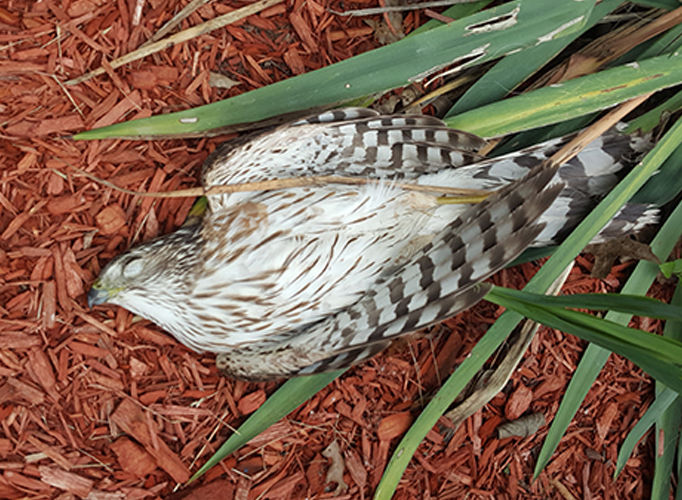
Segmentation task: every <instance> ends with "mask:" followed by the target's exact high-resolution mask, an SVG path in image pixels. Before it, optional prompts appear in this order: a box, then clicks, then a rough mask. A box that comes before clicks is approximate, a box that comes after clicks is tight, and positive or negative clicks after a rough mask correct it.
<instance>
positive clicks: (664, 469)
mask: <svg viewBox="0 0 682 500" xmlns="http://www.w3.org/2000/svg"><path fill="white" fill-rule="evenodd" d="M670 303H671V304H673V305H682V286H680V284H679V283H678V284H677V288H676V290H675V293H674V294H673V297H672V299H671V300H670ZM663 336H664V337H670V338H674V339H676V340H682V324H681V323H680V322H679V321H668V322H666V325H665V328H664V329H663ZM668 390H669V389H668V388H667V387H665V385H664V384H661V383H660V382H657V383H656V399H658V398H659V397H660V396H661V394H663V393H664V392H666V391H668ZM680 422H682V398H677V400H676V401H675V403H673V404H672V405H671V406H669V407H668V408H667V409H666V410H665V411H664V412H663V415H661V417H660V419H658V421H657V422H656V448H655V449H656V450H657V453H656V458H655V464H654V479H653V481H652V484H651V499H652V500H667V499H668V498H670V477H671V475H672V471H673V468H674V466H675V451H676V450H677V446H676V445H677V440H678V438H679V436H680ZM660 451H662V453H660ZM677 489H678V490H682V488H680V487H679V485H678V487H677Z"/></svg>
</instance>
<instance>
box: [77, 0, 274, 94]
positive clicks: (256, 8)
mask: <svg viewBox="0 0 682 500" xmlns="http://www.w3.org/2000/svg"><path fill="white" fill-rule="evenodd" d="M283 1H284V0H259V1H258V2H254V3H252V4H251V5H247V6H246V7H242V8H241V9H237V10H235V11H234V12H228V13H227V14H223V15H222V16H218V17H216V18H215V19H211V20H210V21H206V22H205V23H202V24H199V25H197V26H193V27H192V28H189V29H186V30H184V31H180V32H179V33H176V34H175V35H171V36H169V37H168V38H164V39H163V40H159V41H158V42H154V43H150V44H149V45H146V46H143V47H140V48H139V49H137V50H134V51H132V52H130V53H128V54H126V55H124V56H122V57H119V58H118V59H114V60H113V61H111V62H110V63H109V64H110V65H111V67H112V68H118V67H120V66H123V65H124V64H127V63H129V62H132V61H136V60H138V59H142V58H143V57H145V56H148V55H150V54H154V53H156V52H159V51H160V50H163V49H167V48H168V47H172V46H173V45H175V44H176V43H180V42H185V41H187V40H190V39H192V38H195V37H197V36H199V35H203V34H205V33H209V32H211V31H213V30H215V29H218V28H222V27H223V26H226V25H228V24H231V23H234V22H236V21H239V20H241V19H244V18H245V17H248V16H250V15H253V14H256V13H257V12H260V11H262V10H264V9H267V8H268V7H272V6H273V5H277V4H278V3H282V2H283ZM104 72H105V70H104V68H103V67H100V68H97V69H96V70H93V71H90V72H89V73H86V74H84V75H82V76H79V77H78V78H74V79H72V80H69V81H68V82H65V83H66V85H75V84H77V83H81V82H84V81H86V80H89V79H90V78H92V77H94V76H97V75H101V74H102V73H104Z"/></svg>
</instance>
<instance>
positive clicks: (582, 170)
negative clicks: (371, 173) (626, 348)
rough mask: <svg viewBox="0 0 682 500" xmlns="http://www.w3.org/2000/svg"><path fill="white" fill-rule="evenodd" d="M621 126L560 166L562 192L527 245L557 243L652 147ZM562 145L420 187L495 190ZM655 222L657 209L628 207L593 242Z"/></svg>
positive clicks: (430, 178) (427, 179)
mask: <svg viewBox="0 0 682 500" xmlns="http://www.w3.org/2000/svg"><path fill="white" fill-rule="evenodd" d="M622 126H623V124H619V126H617V127H615V128H614V129H612V130H610V131H609V132H607V133H606V134H604V135H603V136H601V137H599V138H597V139H595V140H594V141H593V142H591V143H590V144H588V145H587V147H585V149H584V150H583V151H581V152H580V153H579V154H578V155H577V156H575V157H574V158H572V159H571V160H569V161H568V162H566V163H564V164H563V165H561V166H560V167H559V169H558V171H557V174H556V177H555V179H554V180H555V181H557V182H561V183H563V184H564V189H563V191H562V192H561V193H560V194H559V196H558V197H557V199H556V200H555V202H554V203H553V204H552V206H551V207H550V208H549V209H548V210H547V211H546V212H545V213H544V214H543V215H542V217H541V218H540V221H541V222H544V223H545V229H544V230H543V231H542V233H540V234H539V235H538V238H537V239H536V241H534V242H533V245H532V246H547V245H554V244H557V243H559V242H561V241H562V240H563V238H565V236H566V235H567V234H568V233H570V232H571V231H572V230H573V229H574V228H575V227H576V226H577V225H578V224H579V223H580V222H581V221H582V220H583V219H584V218H585V216H586V215H587V214H588V213H589V212H590V211H591V210H592V209H593V208H594V207H595V206H596V205H597V203H598V202H599V200H600V199H601V198H602V197H603V196H604V195H605V194H606V193H608V192H609V191H610V190H611V189H612V188H613V187H614V186H615V185H616V184H617V183H618V181H619V180H620V178H621V177H622V176H623V174H624V173H625V172H627V171H628V170H629V168H630V166H631V165H633V164H634V163H635V162H637V161H638V160H639V159H640V158H641V157H642V156H643V154H645V153H646V152H648V151H649V150H650V149H651V147H652V144H651V142H650V141H649V140H648V139H646V138H640V137H637V136H629V135H624V134H622V133H621V132H620V131H619V130H620V129H622ZM566 140H567V138H559V139H553V140H551V141H547V142H545V143H542V144H538V145H536V146H532V147H529V148H526V149H523V150H521V151H517V152H515V153H510V154H507V155H504V156H500V157H496V158H490V159H486V160H483V161H480V162H477V163H474V164H472V165H467V166H463V167H460V168H456V169H452V170H449V171H443V172H440V173H438V174H433V175H425V176H422V177H421V178H420V179H419V182H420V183H422V184H433V185H443V186H450V185H452V186H457V187H462V188H470V189H498V188H499V187H500V186H503V185H506V184H507V183H509V182H512V181H514V180H518V179H520V178H522V177H523V176H524V175H526V174H527V173H528V172H529V171H530V169H531V168H532V167H533V166H535V165H538V164H540V163H541V162H543V161H545V160H546V159H547V158H549V157H551V156H552V155H553V154H554V153H555V152H556V151H558V150H559V148H560V147H561V146H563V144H564V143H565V142H566ZM444 210H448V209H447V208H445V209H444ZM450 210H456V208H451V209H450ZM657 220H658V209H657V208H655V207H654V206H652V205H646V204H634V203H630V204H627V205H625V206H624V207H623V208H622V209H621V211H620V212H619V213H617V214H616V215H615V216H614V218H613V219H612V220H611V221H610V222H609V223H608V224H607V225H606V226H605V227H604V228H603V229H602V231H601V232H600V233H599V234H598V235H597V236H596V237H595V239H594V240H593V243H598V242H601V241H604V240H607V239H611V238H614V237H618V236H623V235H626V234H633V233H638V232H640V231H642V230H644V229H646V228H647V227H648V226H650V225H652V224H655V223H656V222H657Z"/></svg>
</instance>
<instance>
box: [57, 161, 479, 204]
mask: <svg viewBox="0 0 682 500" xmlns="http://www.w3.org/2000/svg"><path fill="white" fill-rule="evenodd" d="M70 166H71V168H72V169H74V170H75V171H76V172H78V173H79V174H80V175H82V176H84V177H87V178H88V179H90V180H93V181H95V182H97V183H99V184H102V185H103V186H107V187H110V188H111V189H115V190H116V191H120V192H122V193H126V194H131V195H134V196H141V197H146V198H191V197H196V196H212V195H218V194H228V193H243V192H247V191H271V190H274V189H289V188H296V187H305V186H321V185H325V184H345V185H367V184H380V183H385V182H387V181H386V180H381V179H365V178H359V177H344V176H340V175H318V176H311V177H292V178H290V179H274V180H269V181H259V182H244V183H241V184H227V185H223V186H211V187H209V188H207V189H205V188H203V187H195V188H189V189H179V190H176V191H166V192H141V191H133V190H132V189H126V188H122V187H120V186H117V185H116V184H114V183H113V182H109V181H107V180H104V179H100V178H99V177H97V176H95V175H93V174H91V173H90V172H86V171H85V170H81V169H80V168H78V167H75V166H73V165H70ZM388 182H390V181H388ZM393 185H394V186H396V187H399V188H401V189H405V190H407V191H418V192H427V193H439V194H450V195H454V196H463V197H467V199H468V198H470V197H486V196H489V195H490V194H491V191H484V190H480V189H463V188H453V187H446V186H427V185H422V184H410V183H406V182H394V183H393ZM462 203H469V201H463V202H462Z"/></svg>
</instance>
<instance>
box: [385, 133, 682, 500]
mask: <svg viewBox="0 0 682 500" xmlns="http://www.w3.org/2000/svg"><path fill="white" fill-rule="evenodd" d="M680 140H682V122H678V123H676V124H675V126H674V127H673V128H672V129H671V130H670V131H669V132H668V133H667V134H666V135H665V136H664V137H663V138H662V139H661V141H660V142H659V143H658V144H657V145H656V147H655V148H654V149H653V150H652V151H650V152H649V154H648V155H647V156H646V158H645V159H644V160H643V161H642V163H641V164H640V166H639V167H638V168H637V169H635V170H633V171H632V172H630V173H629V174H628V175H627V176H626V177H625V178H624V179H623V180H622V181H621V182H620V183H619V184H618V185H617V186H616V187H615V188H614V189H613V190H612V191H611V193H609V194H608V195H607V196H606V197H605V198H604V200H602V202H601V203H600V204H599V205H598V206H597V207H596V208H595V209H594V210H593V211H592V212H591V213H590V214H589V215H588V216H587V217H586V218H585V220H584V221H583V222H582V223H581V224H580V225H579V226H578V227H577V228H576V229H575V230H574V231H573V232H572V233H571V235H570V236H569V237H568V238H567V239H566V241H565V242H564V243H563V244H562V245H561V246H560V247H559V248H558V249H557V250H556V252H555V253H554V255H552V257H550V259H549V261H547V263H546V264H545V265H544V266H543V267H542V268H541V269H540V270H539V271H538V272H537V273H536V275H535V276H533V278H532V279H531V280H530V282H529V283H528V285H527V286H526V287H525V290H526V291H530V292H535V293H544V292H545V291H546V290H547V288H548V287H549V286H550V285H551V284H552V282H553V281H554V280H555V279H556V278H557V277H558V276H559V275H560V274H561V272H562V271H563V270H564V269H565V268H566V266H567V265H568V264H569V263H570V262H571V261H572V260H573V259H574V258H575V257H576V255H577V254H578V253H579V252H580V251H581V250H582V249H583V248H584V247H585V245H587V243H588V242H589V241H590V240H591V239H592V238H593V237H594V236H595V235H596V234H597V233H598V232H599V230H600V229H601V228H602V227H603V226H604V224H606V222H607V221H608V220H609V219H610V218H611V217H613V215H614V214H615V213H616V212H617V211H618V210H619V209H620V207H621V206H622V205H623V204H624V203H625V202H626V201H627V200H628V199H629V198H630V197H631V196H632V195H633V194H634V193H635V192H636V191H637V190H638V189H639V188H640V187H641V186H642V185H643V184H644V183H645V182H646V180H647V179H648V178H649V176H651V175H652V174H653V173H654V172H655V171H656V169H657V168H658V167H659V166H660V165H661V163H663V161H664V160H665V159H666V158H667V156H668V155H669V154H670V153H671V152H672V150H673V149H674V148H675V147H676V146H677V145H678V144H679V142H680ZM681 226H682V225H681ZM521 318H522V316H521V315H520V314H518V313H515V312H512V311H505V312H504V313H503V314H502V316H500V318H498V320H497V321H496V322H495V324H493V326H492V327H491V328H490V329H489V330H488V331H487V332H486V334H485V335H484V336H483V338H482V339H481V340H480V341H479V342H478V343H477V344H476V346H474V348H473V349H472V351H471V354H470V355H469V357H467V358H466V359H465V360H464V361H463V362H462V364H461V365H460V366H459V367H458V368H457V369H456V370H455V372H454V373H453V374H452V375H451V376H450V377H448V379H447V380H446V381H445V383H444V384H443V386H442V387H441V389H440V390H439V391H438V393H437V394H436V396H435V397H434V398H433V399H432V400H431V401H430V402H429V404H428V405H427V406H426V408H424V410H423V411H422V413H421V414H420V415H419V417H418V418H417V419H416V421H415V423H414V424H413V425H412V427H411V428H410V429H409V430H408V431H407V433H406V434H405V436H403V438H402V440H401V441H400V443H399V444H398V446H397V448H396V450H395V451H394V453H393V455H392V456H391V460H390V461H389V463H388V465H387V467H386V471H385V472H384V476H383V477H382V479H381V482H380V483H379V486H378V487H377V490H376V492H375V498H376V499H389V498H391V496H392V495H393V492H394V491H395V488H396V486H397V484H398V481H400V477H401V476H402V474H403V472H404V471H405V468H406V467H407V464H408V463H409V461H410V460H411V458H412V456H413V455H414V452H415V450H416V449H417V446H419V443H420V442H421V441H422V440H423V439H424V436H425V435H426V433H428V432H429V430H431V429H432V428H433V426H434V425H435V423H436V422H437V421H438V419H439V418H440V416H441V415H443V413H445V411H446V410H447V408H448V407H449V406H450V405H451V404H452V402H453V401H454V400H455V398H456V397H457V395H458V394H459V393H460V392H461V391H462V390H463V389H464V387H465V386H466V384H467V383H468V382H469V380H471V378H472V377H473V375H474V374H475V373H477V372H478V370H480V369H481V367H482V366H483V364H484V363H485V361H486V360H487V359H488V358H489V357H490V356H491V355H492V354H493V353H494V352H495V350H496V349H497V347H499V345H500V344H501V343H502V342H503V341H504V339H505V338H506V337H507V336H508V335H509V333H510V332H511V331H512V330H513V329H514V327H515V326H516V325H517V324H518V322H519V321H520V320H521Z"/></svg>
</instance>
